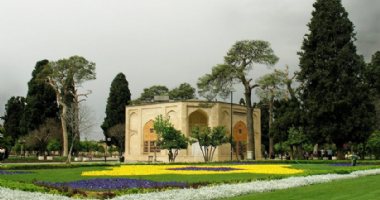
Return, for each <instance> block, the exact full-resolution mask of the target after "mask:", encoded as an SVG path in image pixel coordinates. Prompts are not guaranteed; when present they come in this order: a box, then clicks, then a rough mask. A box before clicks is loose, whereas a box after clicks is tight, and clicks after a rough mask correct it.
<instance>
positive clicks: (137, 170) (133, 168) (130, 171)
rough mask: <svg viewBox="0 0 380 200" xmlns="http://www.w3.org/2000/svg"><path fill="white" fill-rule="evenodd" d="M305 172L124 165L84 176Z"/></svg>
mask: <svg viewBox="0 0 380 200" xmlns="http://www.w3.org/2000/svg"><path fill="white" fill-rule="evenodd" d="M302 172H303V170H300V169H292V168H290V165H220V166H204V167H203V166H202V167H194V166H189V165H123V166H120V167H112V168H109V170H101V171H86V172H83V173H82V176H131V175H137V176H139V175H160V174H161V175H162V174H186V175H197V174H232V173H255V174H298V173H302Z"/></svg>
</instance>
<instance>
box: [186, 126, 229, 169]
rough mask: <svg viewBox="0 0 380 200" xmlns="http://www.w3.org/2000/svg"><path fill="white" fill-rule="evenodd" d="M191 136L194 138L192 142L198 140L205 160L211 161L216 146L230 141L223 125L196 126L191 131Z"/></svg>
mask: <svg viewBox="0 0 380 200" xmlns="http://www.w3.org/2000/svg"><path fill="white" fill-rule="evenodd" d="M191 137H192V138H193V139H194V141H192V142H193V143H194V142H198V144H199V148H200V149H201V151H202V155H203V158H204V160H205V162H209V161H212V158H213V156H214V153H215V150H216V148H217V147H218V146H220V145H222V144H225V143H228V142H229V141H230V139H229V137H228V136H227V134H226V128H225V127H224V126H217V127H214V128H210V127H198V126H196V127H194V128H193V130H192V131H191Z"/></svg>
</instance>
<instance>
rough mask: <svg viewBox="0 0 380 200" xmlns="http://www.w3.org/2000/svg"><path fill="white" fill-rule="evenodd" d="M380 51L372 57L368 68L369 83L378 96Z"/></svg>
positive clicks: (379, 91) (379, 90)
mask: <svg viewBox="0 0 380 200" xmlns="http://www.w3.org/2000/svg"><path fill="white" fill-rule="evenodd" d="M379 77H380V51H377V52H376V53H375V54H373V55H372V59H371V62H370V63H369V64H368V65H367V68H366V78H367V83H368V84H369V85H370V87H371V88H372V89H373V90H375V91H374V92H375V94H376V93H377V94H376V96H379V93H380V78H379Z"/></svg>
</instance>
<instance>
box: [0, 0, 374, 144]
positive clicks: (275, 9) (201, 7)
mask: <svg viewBox="0 0 380 200" xmlns="http://www.w3.org/2000/svg"><path fill="white" fill-rule="evenodd" d="M313 2H314V1H313V0H302V1H299V0H281V1H278V0H239V1H233V0H209V1H204V0H192V1H184V0H180V1H179V0H163V1H155V0H140V1H129V0H114V1H101V0H81V1H77V0H66V1H54V2H52V1H49V0H35V1H21V0H14V1H1V2H0V27H2V31H1V33H0V44H1V48H0V74H1V79H0V113H3V112H4V106H3V105H5V102H6V101H7V99H8V98H10V96H16V95H21V96H25V95H26V92H27V82H28V81H29V80H30V78H31V72H32V70H33V68H34V65H35V63H36V62H37V61H38V60H41V59H45V58H46V59H49V60H57V59H60V58H65V57H69V56H71V55H81V56H84V57H85V58H87V59H88V60H91V61H93V62H95V63H96V64H97V79H96V80H95V81H91V82H88V83H86V84H85V85H84V87H85V88H86V89H91V90H92V91H93V94H92V95H91V96H90V97H89V99H88V102H87V103H88V105H89V107H91V108H92V109H93V110H94V111H95V113H96V121H97V122H98V123H99V124H100V123H101V121H102V119H103V118H104V110H105V105H106V100H107V97H108V93H109V86H110V83H111V81H112V79H113V78H114V76H116V74H117V73H119V72H123V73H124V74H125V75H126V77H127V79H128V81H129V83H130V89H131V92H132V97H133V98H137V97H138V96H139V94H140V93H141V91H142V89H143V88H145V87H149V86H151V85H153V84H163V85H167V86H168V87H175V86H177V85H178V84H179V83H181V82H189V83H191V84H192V85H194V86H195V83H196V81H197V79H198V78H199V77H200V76H202V75H203V74H205V73H208V72H209V71H210V69H211V67H212V66H214V65H215V64H217V63H221V62H222V61H223V56H224V55H225V53H226V52H227V50H228V49H229V48H230V47H231V45H232V44H233V43H234V42H235V41H237V40H242V39H262V40H267V41H269V42H270V43H271V44H272V47H273V49H274V51H275V53H276V54H277V55H278V56H279V57H280V61H279V63H278V64H277V65H276V66H277V67H284V66H285V65H289V66H290V67H291V70H293V71H294V70H296V69H297V66H298V56H297V55H296V52H297V51H299V49H300V46H301V42H302V38H303V36H304V34H305V33H306V32H307V27H306V24H307V23H308V22H309V20H310V17H311V11H312V9H313V8H312V4H313ZM343 4H344V6H345V7H346V9H347V10H348V12H349V14H350V19H351V20H352V21H353V22H354V24H355V26H356V31H357V37H358V41H357V45H358V50H359V53H361V54H364V55H365V56H366V57H367V58H368V57H369V56H370V55H371V54H372V53H373V52H374V51H375V50H378V49H380V47H379V40H378V38H379V26H377V24H376V22H377V21H378V20H379V19H380V16H379V13H378V11H377V10H376V8H379V7H380V6H379V2H378V1H373V0H362V1H357V0H344V1H343ZM268 71H269V69H268V68H266V67H263V66H257V67H256V68H255V69H254V70H253V75H252V76H253V77H254V78H257V77H259V76H261V75H263V74H264V73H267V72H268ZM236 88H237V92H236V95H235V97H236V98H235V100H236V101H237V100H238V99H240V97H241V96H242V95H241V94H240V92H239V91H241V90H240V86H237V87H236ZM90 137H92V138H99V137H101V131H100V129H99V128H98V129H96V130H95V132H94V133H93V134H92V136H90Z"/></svg>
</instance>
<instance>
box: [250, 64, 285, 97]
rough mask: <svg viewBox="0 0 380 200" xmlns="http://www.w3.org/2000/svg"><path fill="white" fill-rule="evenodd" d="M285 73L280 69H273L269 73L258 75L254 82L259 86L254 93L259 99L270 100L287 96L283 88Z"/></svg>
mask: <svg viewBox="0 0 380 200" xmlns="http://www.w3.org/2000/svg"><path fill="white" fill-rule="evenodd" d="M286 79H287V77H286V73H285V72H283V71H281V70H274V72H272V73H270V74H266V75H264V76H262V77H260V78H259V79H258V80H257V81H256V83H257V84H258V85H259V87H258V88H257V90H256V94H257V95H258V96H259V97H260V99H261V101H264V102H267V103H269V102H272V103H273V101H274V100H279V99H284V98H286V97H287V92H286V88H285V86H286V85H285V81H286Z"/></svg>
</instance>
